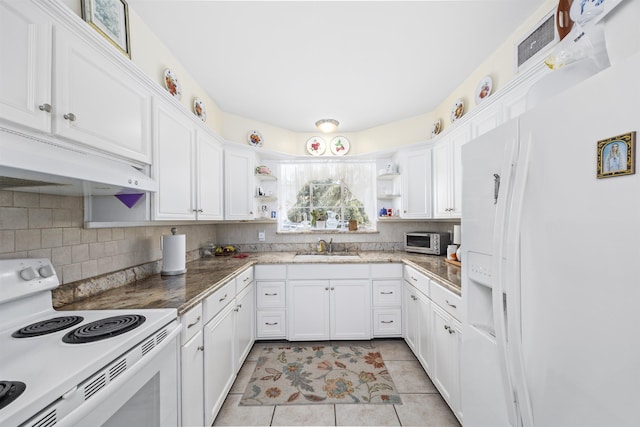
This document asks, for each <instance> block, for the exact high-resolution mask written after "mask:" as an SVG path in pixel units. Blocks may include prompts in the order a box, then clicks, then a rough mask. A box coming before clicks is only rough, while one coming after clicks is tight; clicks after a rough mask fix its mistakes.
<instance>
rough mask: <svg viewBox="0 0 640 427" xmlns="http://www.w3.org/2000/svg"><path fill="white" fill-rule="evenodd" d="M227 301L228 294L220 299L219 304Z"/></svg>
mask: <svg viewBox="0 0 640 427" xmlns="http://www.w3.org/2000/svg"><path fill="white" fill-rule="evenodd" d="M226 299H227V294H224V296H223V297H222V298H220V299H219V300H218V302H222V301H224V300H226Z"/></svg>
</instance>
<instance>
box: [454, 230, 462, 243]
mask: <svg viewBox="0 0 640 427" xmlns="http://www.w3.org/2000/svg"><path fill="white" fill-rule="evenodd" d="M460 238H461V237H460V226H459V225H454V226H453V243H454V244H456V245H459V244H460V243H462V242H461V241H460Z"/></svg>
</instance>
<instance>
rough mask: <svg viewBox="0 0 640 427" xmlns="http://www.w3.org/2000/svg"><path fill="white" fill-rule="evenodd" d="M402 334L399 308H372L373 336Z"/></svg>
mask: <svg viewBox="0 0 640 427" xmlns="http://www.w3.org/2000/svg"><path fill="white" fill-rule="evenodd" d="M399 335H402V310H401V309H399V308H385V309H374V310H373V336H374V337H385V336H399Z"/></svg>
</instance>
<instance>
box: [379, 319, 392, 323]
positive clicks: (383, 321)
mask: <svg viewBox="0 0 640 427" xmlns="http://www.w3.org/2000/svg"><path fill="white" fill-rule="evenodd" d="M380 323H393V320H382V321H380Z"/></svg>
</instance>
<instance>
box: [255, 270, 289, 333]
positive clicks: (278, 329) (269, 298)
mask: <svg viewBox="0 0 640 427" xmlns="http://www.w3.org/2000/svg"><path fill="white" fill-rule="evenodd" d="M286 280H287V266H286V265H256V267H255V281H256V338H257V339H284V338H286V336H287V329H286V312H285V307H286V292H285V289H286Z"/></svg>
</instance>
